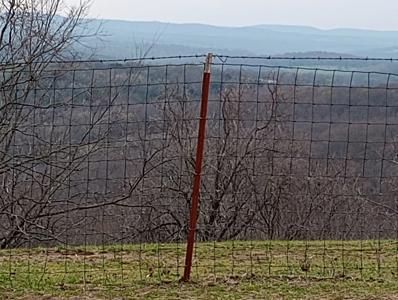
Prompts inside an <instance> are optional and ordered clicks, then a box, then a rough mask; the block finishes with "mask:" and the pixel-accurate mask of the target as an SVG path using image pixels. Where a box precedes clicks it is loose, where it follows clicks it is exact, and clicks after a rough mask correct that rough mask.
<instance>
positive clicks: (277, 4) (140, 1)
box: [65, 0, 398, 30]
mask: <svg viewBox="0 0 398 300" xmlns="http://www.w3.org/2000/svg"><path fill="white" fill-rule="evenodd" d="M65 1H66V3H67V4H69V5H74V4H76V3H78V2H79V0H65ZM92 1H93V3H92V6H91V10H90V17H95V18H103V19H120V20H131V21H164V22H172V23H205V24H211V25H221V26H249V25H257V24H283V25H305V26H313V27H317V28H323V29H331V28H361V29H375V30H398V0H200V1H199V0H92Z"/></svg>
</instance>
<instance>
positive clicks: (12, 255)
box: [0, 240, 398, 299]
mask: <svg viewBox="0 0 398 300" xmlns="http://www.w3.org/2000/svg"><path fill="white" fill-rule="evenodd" d="M397 247H398V245H397V241H393V240H382V241H344V242H343V241H290V242H289V241H272V242H270V241H249V242H245V241H231V242H222V243H199V244H197V247H196V249H195V261H194V266H193V269H192V282H190V283H179V279H180V276H181V274H182V272H183V265H184V251H185V245H184V244H141V245H109V246H85V247H68V248H65V247H54V248H32V249H22V248H21V249H12V250H2V251H0V299H16V298H21V299H44V298H45V299H53V298H54V299H64V298H68V297H78V298H76V299H81V297H82V295H84V296H85V297H87V299H89V298H90V299H117V298H120V299H126V298H127V299H142V298H145V299H178V298H181V299H189V298H191V299H274V298H276V299H320V298H324V299H347V297H348V299H351V298H353V299H372V298H374V299H382V298H383V297H384V298H385V299H398V288H397V279H398V248H397ZM46 297H47V298H46ZM51 297H52V298H51ZM394 297H395V298H394Z"/></svg>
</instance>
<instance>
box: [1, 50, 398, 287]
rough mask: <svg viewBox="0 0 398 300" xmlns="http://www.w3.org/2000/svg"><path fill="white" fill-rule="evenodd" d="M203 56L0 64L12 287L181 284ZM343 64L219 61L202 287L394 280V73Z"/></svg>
mask: <svg viewBox="0 0 398 300" xmlns="http://www.w3.org/2000/svg"><path fill="white" fill-rule="evenodd" d="M203 60H204V56H201V55H198V56H192V57H175V58H159V59H156V58H151V59H150V60H131V61H129V60H122V61H92V62H82V61H81V62H66V63H61V62H57V63H54V64H49V65H46V66H45V67H44V68H43V69H41V70H39V68H35V67H32V65H27V64H17V65H14V66H1V67H0V70H1V71H0V72H1V75H2V82H1V88H0V95H1V96H0V120H1V125H0V180H1V190H0V248H1V250H0V285H2V286H7V287H10V288H12V287H14V286H23V287H27V288H28V287H32V286H34V287H40V286H45V285H53V286H61V285H62V286H63V287H67V286H76V285H84V286H85V287H87V288H89V287H92V288H96V287H101V286H103V285H115V286H122V285H126V284H131V283H134V282H138V281H139V282H142V281H144V282H162V281H178V280H179V279H180V278H181V275H182V272H183V270H184V258H185V248H186V239H187V231H188V224H189V223H188V222H189V211H190V205H191V196H192V186H193V178H194V173H195V169H194V166H195V151H196V145H197V144H196V143H197V134H198V132H197V131H198V124H199V110H200V99H201V86H202V74H203V68H204V65H203ZM347 60H348V62H347ZM347 60H342V59H341V58H327V59H321V58H313V59H310V58H303V59H302V60H296V59H294V58H276V59H272V58H271V57H269V58H257V57H227V56H225V57H222V56H216V57H215V60H214V63H213V64H212V66H211V69H212V74H211V89H210V97H209V107H208V118H207V131H206V141H205V154H204V164H203V172H202V181H201V194H200V215H199V218H198V227H197V236H196V241H197V243H196V244H195V253H194V262H193V273H192V278H193V279H194V280H198V281H200V280H208V279H209V278H214V279H216V278H219V277H238V278H256V277H273V276H290V277H303V276H305V277H316V278H324V279H326V278H353V279H357V278H360V279H378V278H384V279H397V276H398V243H397V242H398V218H397V213H398V199H397V195H398V194H397V189H398V185H397V183H398V182H397V178H398V172H397V171H398V68H397V65H396V62H395V61H393V60H391V61H388V60H387V61H379V60H372V59H369V58H367V59H363V60H358V59H355V60H354V61H352V62H350V61H349V59H347ZM36 75H39V76H36Z"/></svg>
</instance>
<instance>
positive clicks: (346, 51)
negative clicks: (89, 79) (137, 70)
mask: <svg viewBox="0 0 398 300" xmlns="http://www.w3.org/2000/svg"><path fill="white" fill-rule="evenodd" d="M100 24H101V27H102V33H103V35H102V38H101V40H100V41H99V39H98V38H95V39H91V40H90V41H89V45H90V46H91V47H93V48H94V49H95V50H96V55H97V56H99V57H102V58H115V57H117V58H120V57H133V56H137V55H140V54H142V52H145V51H147V50H148V49H149V53H147V55H150V56H155V55H176V54H178V55H184V54H195V53H206V52H210V51H212V52H215V53H222V54H236V55H281V54H285V53H292V52H294V53H303V52H331V53H339V54H341V55H354V56H369V57H371V56H372V57H387V58H391V57H394V58H398V31H372V30H360V29H333V30H321V29H317V28H313V27H304V26H282V25H257V26H249V27H220V26H211V25H203V24H173V23H162V22H130V21H118V20H92V22H91V23H90V25H89V26H91V27H92V28H96V27H98V26H99V25H100Z"/></svg>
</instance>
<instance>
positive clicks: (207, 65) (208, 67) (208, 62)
mask: <svg viewBox="0 0 398 300" xmlns="http://www.w3.org/2000/svg"><path fill="white" fill-rule="evenodd" d="M212 63H213V53H209V54H207V57H206V63H205V73H210V72H211V64H212Z"/></svg>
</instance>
